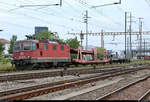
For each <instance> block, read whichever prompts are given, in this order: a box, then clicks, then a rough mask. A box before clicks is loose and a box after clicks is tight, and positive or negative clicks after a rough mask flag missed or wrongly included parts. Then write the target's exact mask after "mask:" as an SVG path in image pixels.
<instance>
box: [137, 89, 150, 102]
mask: <svg viewBox="0 0 150 102" xmlns="http://www.w3.org/2000/svg"><path fill="white" fill-rule="evenodd" d="M143 100H150V89H149V90H148V91H146V92H145V93H144V94H143V96H141V97H140V98H139V99H138V101H143Z"/></svg>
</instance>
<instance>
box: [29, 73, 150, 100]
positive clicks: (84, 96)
mask: <svg viewBox="0 0 150 102" xmlns="http://www.w3.org/2000/svg"><path fill="white" fill-rule="evenodd" d="M149 73H150V70H141V71H137V72H133V73H130V74H126V75H119V76H116V77H110V78H108V79H106V80H102V81H98V82H95V85H101V84H105V83H108V82H109V81H112V80H115V79H117V78H124V79H123V80H121V81H119V82H118V83H115V84H112V85H109V86H106V87H104V88H100V89H98V90H95V91H93V92H92V93H87V94H82V95H80V96H76V97H73V98H71V100H95V99H96V98H98V97H100V96H103V95H105V94H107V93H109V92H110V91H113V90H116V89H118V88H120V87H123V86H124V85H127V84H128V83H130V82H133V81H135V80H138V79H139V78H140V77H142V76H143V75H146V74H149ZM89 87H92V86H91V83H89V84H86V85H83V86H79V87H74V88H69V89H65V90H62V91H57V92H54V93H49V94H46V95H42V96H38V97H33V98H31V99H29V100H51V99H56V98H57V97H59V96H62V95H64V97H65V95H67V94H69V93H72V92H76V91H81V90H82V89H86V88H89Z"/></svg>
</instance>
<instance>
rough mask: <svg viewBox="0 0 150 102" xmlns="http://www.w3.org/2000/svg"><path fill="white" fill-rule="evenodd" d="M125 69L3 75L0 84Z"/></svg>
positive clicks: (84, 69) (91, 69)
mask: <svg viewBox="0 0 150 102" xmlns="http://www.w3.org/2000/svg"><path fill="white" fill-rule="evenodd" d="M118 69H123V67H117V68H116V67H114V68H113V67H112V68H108V67H107V68H95V69H93V68H88V69H87V68H82V69H73V70H59V71H50V72H36V73H27V74H14V75H3V76H0V82H5V81H14V80H28V79H39V78H46V77H56V76H64V75H75V74H77V73H78V74H92V73H101V72H107V71H111V70H118Z"/></svg>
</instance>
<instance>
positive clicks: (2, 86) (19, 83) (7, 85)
mask: <svg viewBox="0 0 150 102" xmlns="http://www.w3.org/2000/svg"><path fill="white" fill-rule="evenodd" d="M97 74H99V73H97ZM91 75H96V74H86V75H80V77H78V76H72V75H69V76H63V77H60V76H57V77H48V78H40V79H30V80H16V81H8V82H2V83H0V91H7V90H10V89H18V88H23V87H28V86H31V85H40V84H43V83H48V82H56V81H61V80H69V79H74V78H77V79H78V78H82V77H87V76H91Z"/></svg>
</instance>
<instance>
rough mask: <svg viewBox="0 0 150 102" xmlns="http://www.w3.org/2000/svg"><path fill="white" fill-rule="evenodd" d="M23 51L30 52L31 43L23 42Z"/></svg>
mask: <svg viewBox="0 0 150 102" xmlns="http://www.w3.org/2000/svg"><path fill="white" fill-rule="evenodd" d="M23 49H24V50H32V42H24V43H23Z"/></svg>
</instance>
